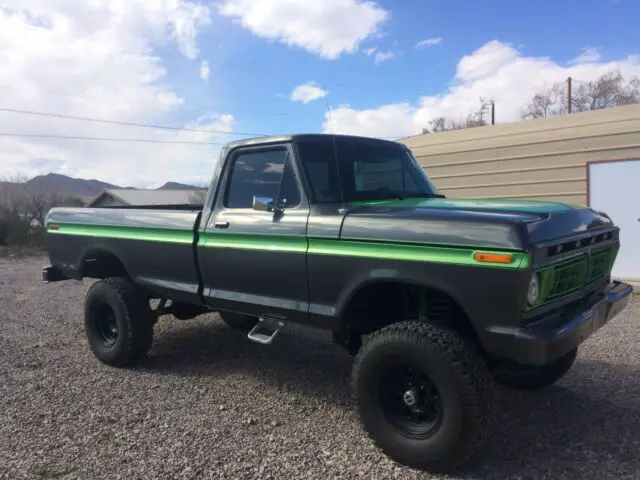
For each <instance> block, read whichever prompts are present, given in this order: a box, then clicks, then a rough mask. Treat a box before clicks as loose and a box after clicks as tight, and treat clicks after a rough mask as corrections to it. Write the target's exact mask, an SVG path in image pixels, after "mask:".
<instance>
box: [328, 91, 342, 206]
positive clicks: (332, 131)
mask: <svg viewBox="0 0 640 480" xmlns="http://www.w3.org/2000/svg"><path fill="white" fill-rule="evenodd" d="M322 90H323V91H324V103H325V105H326V106H327V120H328V121H329V129H330V130H331V138H332V143H333V155H334V158H335V161H336V174H337V176H338V190H339V191H340V204H341V205H340V209H339V210H338V212H339V213H346V211H347V209H346V207H345V205H344V192H343V190H342V179H341V178H340V162H339V161H338V145H337V144H336V134H335V131H334V130H333V121H332V120H331V106H330V105H329V98H327V97H328V95H329V94H328V92H327V89H326V88H325V86H324V85H322Z"/></svg>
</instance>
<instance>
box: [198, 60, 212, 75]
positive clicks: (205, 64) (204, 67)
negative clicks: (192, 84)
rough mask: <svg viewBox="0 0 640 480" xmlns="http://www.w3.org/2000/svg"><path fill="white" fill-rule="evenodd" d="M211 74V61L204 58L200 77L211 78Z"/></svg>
mask: <svg viewBox="0 0 640 480" xmlns="http://www.w3.org/2000/svg"><path fill="white" fill-rule="evenodd" d="M209 75H211V69H210V68H209V62H208V61H206V60H202V62H201V63H200V78H202V79H203V80H209Z"/></svg>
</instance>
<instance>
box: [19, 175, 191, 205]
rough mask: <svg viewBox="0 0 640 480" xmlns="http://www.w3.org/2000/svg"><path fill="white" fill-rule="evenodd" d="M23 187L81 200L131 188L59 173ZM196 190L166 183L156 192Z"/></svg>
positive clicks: (35, 180)
mask: <svg viewBox="0 0 640 480" xmlns="http://www.w3.org/2000/svg"><path fill="white" fill-rule="evenodd" d="M25 185H26V186H27V187H29V188H32V189H34V190H38V191H40V192H44V193H47V194H50V193H60V194H62V195H69V196H73V197H80V198H82V199H89V198H93V197H95V196H96V195H98V194H99V193H100V192H102V191H103V190H104V189H106V188H127V189H131V188H133V187H121V186H118V185H113V184H111V183H107V182H102V181H100V180H95V179H89V180H87V179H84V178H72V177H68V176H67V175H61V174H59V173H48V174H47V175H38V176H37V177H33V178H32V179H31V180H28V181H26V182H25ZM197 188H198V187H195V186H193V185H186V184H184V183H178V182H167V183H165V184H164V185H162V186H161V187H159V188H158V190H169V189H170V190H194V189H197Z"/></svg>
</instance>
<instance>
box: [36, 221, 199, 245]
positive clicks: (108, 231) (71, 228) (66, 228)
mask: <svg viewBox="0 0 640 480" xmlns="http://www.w3.org/2000/svg"><path fill="white" fill-rule="evenodd" d="M54 224H55V225H57V226H58V228H59V229H58V230H52V229H51V225H47V233H50V234H52V235H80V236H85V237H98V238H117V239H122V240H144V241H149V242H165V243H187V244H188V243H192V242H193V232H192V231H191V230H178V229H170V228H146V227H120V226H118V227H116V226H110V225H84V224H82V225H81V224H74V223H58V222H54Z"/></svg>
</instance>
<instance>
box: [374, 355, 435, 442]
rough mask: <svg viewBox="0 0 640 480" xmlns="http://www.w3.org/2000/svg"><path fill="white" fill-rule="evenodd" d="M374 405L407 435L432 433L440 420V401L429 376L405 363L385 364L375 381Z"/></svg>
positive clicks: (417, 435)
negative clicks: (376, 386) (376, 395)
mask: <svg viewBox="0 0 640 480" xmlns="http://www.w3.org/2000/svg"><path fill="white" fill-rule="evenodd" d="M377 394H378V406H379V408H380V410H381V411H382V414H383V415H384V417H385V418H386V420H387V421H388V422H389V423H391V425H393V427H394V428H396V429H397V430H398V431H400V432H401V433H402V434H403V435H405V436H407V437H413V438H421V439H423V438H428V437H431V436H433V435H434V434H435V433H436V432H437V431H438V429H439V428H440V425H441V423H442V416H443V406H442V405H443V404H442V399H441V396H440V392H439V391H438V389H437V388H436V385H435V383H434V382H433V380H431V378H430V377H429V376H428V375H427V374H425V373H424V371H422V369H420V368H417V367H416V366H415V365H411V364H409V363H405V362H394V363H393V364H390V365H388V366H387V367H385V368H384V369H383V370H382V372H381V375H380V377H379V381H378V392H377Z"/></svg>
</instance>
